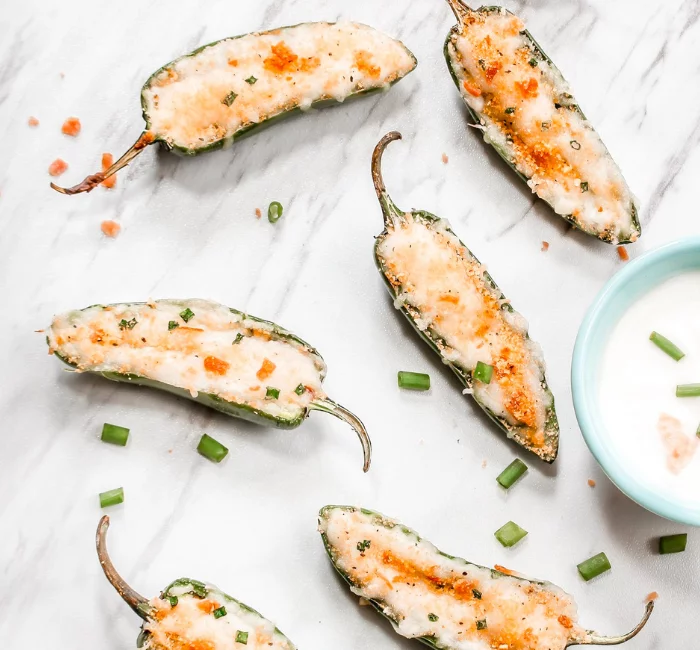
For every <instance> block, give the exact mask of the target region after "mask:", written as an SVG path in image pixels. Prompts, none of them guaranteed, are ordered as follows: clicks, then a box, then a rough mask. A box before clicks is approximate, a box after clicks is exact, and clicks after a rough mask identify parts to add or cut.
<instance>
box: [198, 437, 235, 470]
mask: <svg viewBox="0 0 700 650" xmlns="http://www.w3.org/2000/svg"><path fill="white" fill-rule="evenodd" d="M197 451H198V452H199V453H200V454H202V456H204V458H208V459H209V460H210V461H212V462H214V463H220V462H221V461H222V460H223V459H224V458H226V455H227V454H228V448H226V447H224V446H223V445H222V444H221V443H220V442H219V441H218V440H214V438H212V437H211V436H210V435H207V434H206V433H204V434H202V437H201V438H200V440H199V444H198V445H197Z"/></svg>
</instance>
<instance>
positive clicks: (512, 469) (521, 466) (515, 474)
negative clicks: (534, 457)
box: [496, 458, 527, 490]
mask: <svg viewBox="0 0 700 650" xmlns="http://www.w3.org/2000/svg"><path fill="white" fill-rule="evenodd" d="M525 472H527V465H526V464H525V463H523V461H522V460H520V459H519V458H516V459H515V460H514V461H513V462H512V463H511V464H510V465H508V467H506V468H505V469H504V470H503V471H502V472H501V473H500V474H499V475H498V476H497V477H496V480H497V481H498V483H499V484H500V485H502V486H503V487H504V488H505V489H506V490H508V489H509V488H511V487H513V484H514V483H515V482H516V481H517V480H518V479H519V478H520V477H521V476H522V475H523V474H524V473H525Z"/></svg>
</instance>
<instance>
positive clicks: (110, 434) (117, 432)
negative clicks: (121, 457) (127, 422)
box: [100, 422, 129, 447]
mask: <svg viewBox="0 0 700 650" xmlns="http://www.w3.org/2000/svg"><path fill="white" fill-rule="evenodd" d="M128 439H129V429H127V428H126V427H119V426H117V425H116V424H108V423H107V422H105V423H104V425H103V426H102V435H101V436H100V440H102V442H109V443H111V444H113V445H119V446H120V447H123V446H124V445H126V441H127V440H128Z"/></svg>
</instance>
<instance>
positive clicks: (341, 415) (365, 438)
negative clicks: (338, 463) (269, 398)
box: [309, 398, 372, 472]
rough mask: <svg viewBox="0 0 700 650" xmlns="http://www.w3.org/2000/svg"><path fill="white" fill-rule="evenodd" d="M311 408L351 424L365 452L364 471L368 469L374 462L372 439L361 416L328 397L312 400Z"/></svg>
mask: <svg viewBox="0 0 700 650" xmlns="http://www.w3.org/2000/svg"><path fill="white" fill-rule="evenodd" d="M309 409H311V410H312V411H323V412H324V413H330V414H331V415H334V416H335V417H337V418H338V419H339V420H342V421H343V422H345V423H346V424H349V425H350V426H351V427H352V428H353V429H354V430H355V433H357V437H358V438H359V439H360V442H361V443H362V453H363V454H364V459H365V461H364V464H363V466H362V471H364V472H366V471H368V470H369V465H370V463H371V462H372V441H371V440H370V439H369V434H368V433H367V429H366V428H365V425H364V424H362V421H361V420H360V418H358V417H357V416H356V415H355V414H354V413H351V412H350V411H348V410H347V409H346V408H345V407H344V406H341V405H340V404H336V403H335V402H334V401H333V400H330V399H328V398H326V399H316V400H314V401H313V402H311V404H309Z"/></svg>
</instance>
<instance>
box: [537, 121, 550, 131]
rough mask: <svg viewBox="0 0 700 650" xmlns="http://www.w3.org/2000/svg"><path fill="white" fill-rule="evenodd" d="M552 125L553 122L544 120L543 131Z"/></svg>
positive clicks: (541, 126) (541, 125)
mask: <svg viewBox="0 0 700 650" xmlns="http://www.w3.org/2000/svg"><path fill="white" fill-rule="evenodd" d="M550 126H552V123H551V122H542V124H540V128H541V129H542V130H543V131H546V130H547V129H549V127H550Z"/></svg>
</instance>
